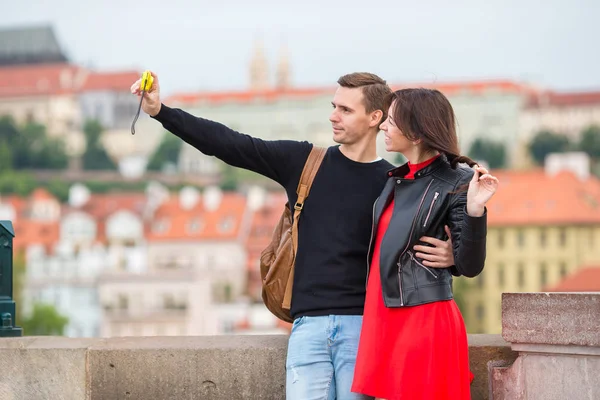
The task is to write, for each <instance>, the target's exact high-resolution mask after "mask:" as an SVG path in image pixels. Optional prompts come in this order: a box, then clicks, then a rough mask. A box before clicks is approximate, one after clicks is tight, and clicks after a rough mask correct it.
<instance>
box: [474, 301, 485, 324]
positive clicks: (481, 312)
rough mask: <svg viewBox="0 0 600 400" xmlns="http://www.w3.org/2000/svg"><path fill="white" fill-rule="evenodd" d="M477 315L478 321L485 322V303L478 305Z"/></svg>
mask: <svg viewBox="0 0 600 400" xmlns="http://www.w3.org/2000/svg"><path fill="white" fill-rule="evenodd" d="M475 313H476V315H477V321H479V322H483V320H484V318H485V307H484V306H483V303H479V304H477V309H476V311H475Z"/></svg>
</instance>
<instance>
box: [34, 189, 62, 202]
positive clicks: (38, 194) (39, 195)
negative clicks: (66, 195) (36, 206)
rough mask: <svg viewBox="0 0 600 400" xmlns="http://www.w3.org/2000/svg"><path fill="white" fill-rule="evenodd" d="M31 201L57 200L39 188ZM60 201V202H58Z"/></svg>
mask: <svg viewBox="0 0 600 400" xmlns="http://www.w3.org/2000/svg"><path fill="white" fill-rule="evenodd" d="M30 199H31V200H33V201H35V200H57V199H56V197H54V196H53V195H52V194H51V193H50V192H49V191H47V190H46V189H44V188H37V189H35V190H34V191H33V193H31V196H30ZM57 201H58V200H57Z"/></svg>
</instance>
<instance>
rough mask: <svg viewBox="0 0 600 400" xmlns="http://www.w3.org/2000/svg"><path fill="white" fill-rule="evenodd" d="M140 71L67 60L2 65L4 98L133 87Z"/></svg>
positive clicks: (0, 75) (0, 86)
mask: <svg viewBox="0 0 600 400" xmlns="http://www.w3.org/2000/svg"><path fill="white" fill-rule="evenodd" d="M140 75H141V74H140V73H138V72H133V71H125V72H107V73H103V72H94V71H89V70H87V69H85V68H82V67H79V66H77V65H72V64H67V63H58V64H35V65H15V66H7V67H0V98H2V97H4V98H7V97H20V96H52V95H63V94H77V93H81V92H86V91H100V90H115V91H129V87H130V86H131V84H132V83H133V82H134V81H135V80H136V79H138V78H139V76H140Z"/></svg>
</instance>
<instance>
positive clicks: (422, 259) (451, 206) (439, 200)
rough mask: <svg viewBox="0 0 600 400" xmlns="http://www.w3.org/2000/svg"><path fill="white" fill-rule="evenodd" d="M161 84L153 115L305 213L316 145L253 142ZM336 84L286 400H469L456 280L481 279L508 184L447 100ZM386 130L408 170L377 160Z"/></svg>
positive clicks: (297, 284)
mask: <svg viewBox="0 0 600 400" xmlns="http://www.w3.org/2000/svg"><path fill="white" fill-rule="evenodd" d="M153 77H154V84H153V86H152V88H151V89H150V91H149V92H148V93H146V95H145V98H144V101H143V104H142V108H143V110H144V112H146V113H147V114H149V115H150V116H151V117H153V118H154V119H156V120H157V121H159V122H160V123H162V125H163V126H164V127H165V128H166V129H167V130H169V131H170V132H172V133H173V134H175V135H177V136H178V137H180V138H181V139H183V140H184V141H186V142H187V143H189V144H191V145H192V146H194V147H195V148H197V149H198V150H199V151H201V152H202V153H204V154H207V155H211V156H215V157H217V158H219V159H221V160H223V161H224V162H226V163H227V164H230V165H232V166H235V167H240V168H245V169H248V170H251V171H254V172H257V173H260V174H262V175H264V176H266V177H269V178H271V179H273V180H275V181H276V182H278V183H279V184H281V186H283V187H284V188H285V190H286V192H287V195H288V198H289V202H290V205H293V204H295V202H296V199H297V195H296V188H297V185H298V181H299V179H300V174H301V172H302V169H303V167H304V163H305V161H306V159H307V157H308V154H309V153H310V151H311V149H312V144H310V143H308V142H298V141H291V140H275V141H266V140H261V139H257V138H254V137H251V136H248V135H245V134H242V133H238V132H235V131H233V130H231V129H229V128H228V127H226V126H224V125H222V124H220V123H218V122H213V121H210V120H206V119H203V118H197V117H194V116H192V115H190V114H188V113H186V112H184V111H182V110H179V109H174V108H169V107H167V106H165V105H164V104H161V101H160V86H159V81H158V77H157V76H156V75H155V74H153ZM338 84H339V87H338V89H337V91H336V93H335V95H334V97H333V101H332V105H333V110H332V112H331V116H330V118H329V119H330V121H331V124H332V129H333V140H334V141H335V142H336V143H338V145H337V146H332V147H329V148H328V149H327V153H326V155H325V158H324V160H323V163H322V164H321V167H320V169H319V171H318V173H317V175H316V177H315V180H314V182H313V185H312V187H311V192H310V196H309V197H308V198H307V200H306V202H305V205H304V209H303V212H302V217H301V218H300V220H299V233H298V252H297V255H296V265H295V275H294V286H293V295H292V307H291V314H292V316H293V318H294V322H293V326H292V332H291V335H290V338H289V345H288V354H287V361H286V380H287V382H286V398H287V399H297V400H312V399H319V400H320V399H323V400H328V399H338V400H354V399H371V398H373V397H378V398H385V399H389V400H392V399H411V400H414V399H432V400H433V399H435V400H440V399H459V400H461V399H469V398H470V390H469V386H470V382H471V379H472V375H471V373H470V370H469V360H468V346H467V335H466V330H465V326H464V322H463V319H462V316H461V314H460V311H459V309H458V307H457V306H456V303H455V302H454V300H453V299H452V276H460V275H464V276H468V277H474V276H476V275H477V274H479V273H480V272H481V270H482V269H483V265H484V260H485V251H486V228H487V224H486V211H485V205H486V203H487V201H488V200H489V199H490V198H491V197H492V195H493V194H494V193H495V191H496V189H497V187H498V180H497V179H496V178H495V177H493V176H491V175H490V174H489V173H488V172H487V171H486V170H485V168H482V167H480V166H477V165H475V163H474V162H473V161H471V160H470V159H468V158H467V157H464V156H460V154H459V147H458V140H457V135H456V130H455V119H454V113H453V110H452V107H451V105H450V103H449V102H448V100H447V99H446V98H445V97H444V96H443V95H442V94H441V93H440V92H438V91H437V90H429V89H403V90H398V91H396V92H392V91H391V89H390V88H389V86H388V85H387V84H386V82H385V81H384V80H382V79H381V78H379V77H378V76H376V75H373V74H369V73H353V74H349V75H345V76H342V77H341V78H340V79H339V80H338ZM139 85H140V81H137V82H135V83H134V84H133V85H132V87H131V92H132V93H134V94H137V95H138V96H139V95H140V94H141V93H140V90H139ZM380 130H383V132H384V134H385V143H386V150H387V151H392V152H399V153H402V154H403V155H404V156H405V157H406V159H407V160H408V163H406V164H405V165H402V166H400V167H397V168H395V167H394V166H393V165H391V164H390V163H388V162H387V161H385V160H382V159H381V158H379V157H378V156H377V153H376V136H377V134H378V132H379V131H380ZM458 163H467V164H469V165H470V167H471V168H467V167H461V166H460V165H457V164H458ZM292 212H293V210H292ZM363 315H364V316H363Z"/></svg>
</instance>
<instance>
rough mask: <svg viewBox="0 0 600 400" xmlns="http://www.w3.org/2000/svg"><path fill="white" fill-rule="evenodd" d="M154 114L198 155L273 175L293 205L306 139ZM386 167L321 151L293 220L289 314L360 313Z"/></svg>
mask: <svg viewBox="0 0 600 400" xmlns="http://www.w3.org/2000/svg"><path fill="white" fill-rule="evenodd" d="M154 118H155V119H156V120H157V121H159V122H161V123H162V125H163V126H164V127H165V129H167V130H169V131H170V132H172V133H173V134H175V135H177V136H179V137H180V138H181V139H183V140H184V141H186V142H187V143H189V144H190V145H192V146H194V147H195V148H196V149H198V150H200V151H201V152H202V153H204V154H206V155H210V156H215V157H217V158H219V159H221V160H222V161H224V162H225V163H227V164H230V165H232V166H235V167H240V168H245V169H248V170H251V171H254V172H257V173H259V174H261V175H264V176H266V177H268V178H271V179H273V180H275V181H276V182H278V183H279V184H280V185H281V186H283V187H284V188H285V190H286V192H287V195H288V198H289V201H290V204H291V205H293V204H294V203H295V202H296V199H297V195H296V188H297V186H298V181H299V180H300V174H301V173H302V169H303V167H304V163H305V162H306V159H307V158H308V154H309V153H310V150H311V148H312V144H310V143H308V142H298V141H292V140H275V141H266V140H261V139H257V138H253V137H251V136H248V135H245V134H241V133H238V132H236V131H233V130H231V129H229V128H228V127H226V126H224V125H222V124H220V123H217V122H213V121H209V120H206V119H203V118H197V117H194V116H193V115H190V114H188V113H186V112H185V111H182V110H179V109H174V108H169V107H167V106H165V105H162V108H161V110H160V112H159V113H158V115H156V116H155V117H154ZM391 168H393V166H392V165H391V164H390V163H388V162H387V161H385V160H380V161H375V162H372V163H359V162H355V161H352V160H350V159H348V158H347V157H345V156H344V155H343V154H342V153H341V151H340V150H339V147H338V146H332V147H330V148H329V149H328V150H327V154H326V155H325V158H324V160H323V163H322V164H321V168H320V169H319V172H318V173H317V175H316V177H315V180H314V182H313V185H312V187H311V190H310V195H309V197H308V198H307V199H306V201H305V204H304V208H303V210H302V214H301V215H300V221H299V225H298V253H297V255H296V266H295V275H294V290H293V293H292V309H291V314H292V316H293V317H294V318H297V317H301V316H303V315H311V316H317V315H329V314H333V315H362V313H363V305H364V300H365V289H366V272H367V269H366V266H367V251H368V247H369V239H370V236H371V227H372V213H373V203H374V201H375V199H376V198H377V197H378V196H379V194H380V193H381V190H382V189H383V186H384V185H385V182H386V180H387V174H386V172H387V171H388V170H390V169H391ZM292 207H293V206H292ZM292 212H293V210H292Z"/></svg>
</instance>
